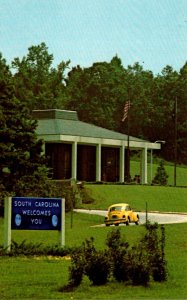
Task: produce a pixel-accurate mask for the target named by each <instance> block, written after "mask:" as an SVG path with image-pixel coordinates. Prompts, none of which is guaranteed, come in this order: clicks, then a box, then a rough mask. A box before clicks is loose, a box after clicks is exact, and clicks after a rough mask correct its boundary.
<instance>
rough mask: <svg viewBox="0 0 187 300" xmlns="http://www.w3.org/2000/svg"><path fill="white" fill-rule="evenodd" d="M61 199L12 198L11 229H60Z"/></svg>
mask: <svg viewBox="0 0 187 300" xmlns="http://www.w3.org/2000/svg"><path fill="white" fill-rule="evenodd" d="M61 211H62V199H59V198H28V197H13V198H12V220H11V228H12V229H22V230H23V229H26V230H61V223H62V220H61Z"/></svg>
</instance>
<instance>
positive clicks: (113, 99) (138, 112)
mask: <svg viewBox="0 0 187 300" xmlns="http://www.w3.org/2000/svg"><path fill="white" fill-rule="evenodd" d="M4 55H6V53H5V54H4ZM0 81H1V83H2V82H3V84H4V87H3V88H4V94H2V92H1V98H2V97H4V98H3V99H4V100H3V101H2V99H1V103H0V104H1V106H0V107H1V111H0V114H1V117H3V116H2V114H3V111H5V110H6V111H9V110H11V109H13V108H12V107H10V106H9V104H8V103H9V102H7V101H6V97H9V95H8V93H9V92H8V90H9V91H10V86H11V93H13V97H12V96H11V97H12V99H14V100H13V101H15V103H16V101H19V103H20V104H21V107H22V109H20V113H21V115H20V116H21V117H23V114H24V112H23V107H25V108H26V109H27V112H29V114H30V115H31V114H32V110H33V109H50V108H57V109H68V110H76V111H77V112H78V116H79V119H80V120H81V121H85V122H88V123H93V124H95V125H98V126H101V127H104V128H108V129H111V130H115V131H119V132H122V133H127V121H125V122H122V118H123V108H124V105H125V103H126V101H130V103H131V107H130V113H129V118H130V119H129V120H130V135H132V136H136V137H139V138H143V139H147V140H149V141H152V142H154V141H156V140H164V141H166V143H165V145H164V146H163V147H162V150H161V155H162V156H163V158H165V159H166V160H169V161H173V160H174V157H175V156H174V155H175V151H174V146H175V138H174V136H175V135H174V133H175V125H176V124H177V162H178V163H184V164H187V62H186V63H185V64H184V66H182V67H181V69H180V71H178V72H177V71H175V70H173V68H172V67H171V66H166V67H165V68H164V69H163V70H162V72H161V74H157V75H155V74H153V72H152V71H150V70H144V69H143V66H141V65H140V64H139V63H138V62H137V63H135V64H134V65H132V66H127V67H126V68H125V67H124V66H123V64H122V61H121V59H120V58H119V57H118V56H117V55H116V56H114V57H113V58H112V59H111V61H110V62H95V63H93V65H92V66H91V67H87V68H82V67H81V66H79V65H77V66H75V67H71V68H70V60H69V61H62V62H61V63H59V64H58V65H57V66H56V67H54V57H53V55H52V54H49V52H48V47H47V46H46V44H45V43H41V44H39V45H37V46H32V47H30V48H28V53H27V54H26V56H24V57H23V58H21V59H20V58H15V59H14V60H13V61H12V63H11V64H10V65H8V64H7V62H6V60H5V59H4V58H3V54H1V56H0ZM6 85H7V86H9V88H8V90H7V92H5V90H6ZM1 90H2V87H1ZM176 100H177V115H175V103H176ZM20 104H19V105H20ZM2 105H4V107H3V110H2ZM15 105H16V104H15ZM12 113H13V112H12ZM10 115H11V114H10ZM175 121H176V122H175Z"/></svg>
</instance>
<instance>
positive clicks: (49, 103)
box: [12, 43, 70, 110]
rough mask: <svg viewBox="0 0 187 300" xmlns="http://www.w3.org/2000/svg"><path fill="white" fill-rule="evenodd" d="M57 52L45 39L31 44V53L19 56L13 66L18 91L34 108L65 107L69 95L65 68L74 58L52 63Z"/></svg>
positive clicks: (25, 101)
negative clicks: (49, 49) (53, 50)
mask: <svg viewBox="0 0 187 300" xmlns="http://www.w3.org/2000/svg"><path fill="white" fill-rule="evenodd" d="M52 63H53V55H52V54H49V53H48V48H47V46H46V45H45V43H41V44H40V45H37V46H31V47H30V48H28V54H27V56H24V57H23V58H22V59H21V60H20V59H19V58H15V59H14V60H13V62H12V67H13V68H14V69H15V74H14V76H13V79H14V85H15V95H16V97H17V98H18V99H20V100H21V101H22V102H23V103H25V104H26V105H27V107H28V108H29V109H30V110H33V109H49V108H63V106H64V102H65V101H66V100H65V99H66V97H65V85H64V78H65V75H64V72H65V70H66V68H68V65H69V63H70V61H67V62H63V61H62V62H61V63H60V64H59V65H58V66H57V68H56V69H55V68H54V67H52Z"/></svg>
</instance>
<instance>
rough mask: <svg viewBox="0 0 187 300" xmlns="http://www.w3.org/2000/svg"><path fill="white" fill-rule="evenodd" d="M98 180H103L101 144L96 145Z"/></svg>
mask: <svg viewBox="0 0 187 300" xmlns="http://www.w3.org/2000/svg"><path fill="white" fill-rule="evenodd" d="M96 181H101V144H98V145H97V146H96Z"/></svg>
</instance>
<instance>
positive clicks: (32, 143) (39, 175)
mask: <svg viewBox="0 0 187 300" xmlns="http://www.w3.org/2000/svg"><path fill="white" fill-rule="evenodd" d="M36 126H37V124H36V122H35V121H33V120H32V116H31V115H30V114H29V111H28V109H27V108H26V107H25V106H24V105H23V104H22V103H21V102H20V101H19V100H18V99H16V97H15V94H14V86H13V84H12V75H11V73H10V72H9V68H8V67H7V66H6V62H5V60H4V59H3V58H2V56H1V55H0V191H1V192H2V191H6V192H8V193H14V194H16V195H17V196H23V194H25V193H26V191H27V192H28V193H29V192H30V191H31V190H32V192H33V193H34V192H35V191H34V190H33V187H35V188H36V190H37V187H39V186H40V184H41V181H42V182H43V181H44V179H46V178H47V169H46V167H45V164H44V163H45V160H44V157H43V156H42V155H41V153H42V141H41V140H38V139H37V136H36V133H35V129H36Z"/></svg>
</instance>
